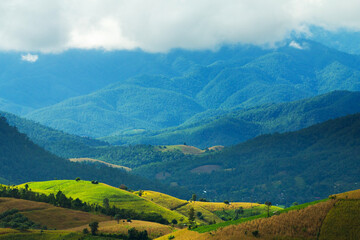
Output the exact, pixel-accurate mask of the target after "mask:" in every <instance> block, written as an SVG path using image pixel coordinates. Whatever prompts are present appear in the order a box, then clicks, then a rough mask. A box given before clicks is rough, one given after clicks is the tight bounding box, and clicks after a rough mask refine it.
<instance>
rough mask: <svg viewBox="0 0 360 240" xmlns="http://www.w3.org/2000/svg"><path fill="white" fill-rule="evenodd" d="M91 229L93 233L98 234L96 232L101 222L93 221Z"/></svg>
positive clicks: (90, 225)
mask: <svg viewBox="0 0 360 240" xmlns="http://www.w3.org/2000/svg"><path fill="white" fill-rule="evenodd" d="M89 227H90V230H91V234H92V235H96V232H97V230H98V228H99V223H98V222H92V223H90V224H89Z"/></svg>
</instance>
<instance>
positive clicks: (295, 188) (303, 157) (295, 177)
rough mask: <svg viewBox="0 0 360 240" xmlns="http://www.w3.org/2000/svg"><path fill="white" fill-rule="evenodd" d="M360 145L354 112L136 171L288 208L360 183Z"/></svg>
mask: <svg viewBox="0 0 360 240" xmlns="http://www.w3.org/2000/svg"><path fill="white" fill-rule="evenodd" d="M359 146H360V114H355V115H350V116H346V117H342V118H338V119H335V120H329V121H327V122H325V123H321V124H317V125H314V126H312V127H309V128H306V129H303V130H300V131H297V132H290V133H283V134H278V133H276V134H269V135H263V136H259V137H257V138H255V139H252V140H249V141H247V142H244V143H241V144H238V145H235V146H232V147H228V148H225V149H224V150H223V151H221V152H218V153H209V154H205V155H202V156H192V157H190V156H187V159H184V160H183V161H168V162H161V163H153V164H149V165H147V166H146V165H145V166H142V167H139V168H136V169H135V170H134V171H136V172H137V173H140V174H143V175H145V176H148V177H151V178H155V177H159V176H161V177H162V179H163V181H165V182H176V183H178V184H179V185H183V186H187V187H188V188H190V189H192V190H194V191H196V192H198V193H200V192H203V195H204V197H207V198H210V199H216V200H218V201H223V200H225V199H227V200H236V201H259V202H264V201H272V202H277V203H284V204H288V205H289V204H291V203H292V202H295V201H296V202H306V201H311V200H315V199H317V198H325V197H327V196H328V195H330V194H332V193H336V192H341V191H346V190H351V189H353V188H355V187H356V186H357V185H356V184H357V183H359V182H360V177H359V174H358V172H359V171H360V159H359V156H360V154H359V153H360V147H359ZM205 191H206V193H205Z"/></svg>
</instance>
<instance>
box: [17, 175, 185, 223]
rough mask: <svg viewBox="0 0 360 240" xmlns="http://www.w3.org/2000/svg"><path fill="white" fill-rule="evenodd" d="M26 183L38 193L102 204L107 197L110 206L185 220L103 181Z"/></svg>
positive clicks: (182, 216) (169, 218) (179, 215)
mask: <svg viewBox="0 0 360 240" xmlns="http://www.w3.org/2000/svg"><path fill="white" fill-rule="evenodd" d="M27 184H28V186H29V188H30V189H31V190H32V191H35V192H39V193H45V194H50V193H57V192H58V191H61V192H63V193H64V194H65V195H66V196H67V197H72V198H73V199H76V198H79V199H80V200H82V201H85V202H88V203H98V204H100V205H102V204H103V200H104V199H105V198H107V199H109V202H110V206H112V205H114V206H115V207H118V208H120V209H126V210H133V211H135V212H137V213H139V214H141V213H146V214H149V213H157V214H160V215H161V216H163V217H164V218H165V219H167V220H168V221H169V222H171V220H173V219H176V220H177V221H178V222H180V219H181V218H182V219H185V221H186V217H185V216H184V215H182V214H179V213H177V212H173V211H170V210H169V209H166V208H164V207H162V206H160V205H158V204H155V203H153V202H151V201H149V200H146V199H144V198H141V197H139V196H137V195H135V194H133V193H130V192H127V191H125V190H121V189H119V188H115V187H111V186H109V185H106V184H103V183H99V184H92V183H91V182H88V181H75V180H55V181H47V182H29V183H27ZM19 187H24V184H22V185H19Z"/></svg>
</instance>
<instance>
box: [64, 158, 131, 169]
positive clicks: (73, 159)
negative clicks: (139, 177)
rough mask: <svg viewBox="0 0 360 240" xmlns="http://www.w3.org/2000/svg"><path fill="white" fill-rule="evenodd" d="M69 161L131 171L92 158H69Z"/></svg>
mask: <svg viewBox="0 0 360 240" xmlns="http://www.w3.org/2000/svg"><path fill="white" fill-rule="evenodd" d="M69 160H70V161H71V162H95V163H100V164H104V165H106V166H108V167H112V168H120V169H124V170H126V171H128V172H129V171H131V168H128V167H124V166H120V165H116V164H112V163H107V162H104V161H101V160H98V159H93V158H69Z"/></svg>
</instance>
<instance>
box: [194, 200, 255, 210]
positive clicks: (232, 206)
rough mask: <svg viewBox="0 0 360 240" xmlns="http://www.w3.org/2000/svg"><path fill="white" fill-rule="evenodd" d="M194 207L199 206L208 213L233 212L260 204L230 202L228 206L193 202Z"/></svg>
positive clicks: (217, 203) (219, 203)
mask: <svg viewBox="0 0 360 240" xmlns="http://www.w3.org/2000/svg"><path fill="white" fill-rule="evenodd" d="M195 205H199V206H201V207H202V208H205V209H206V210H208V211H210V212H215V211H222V210H235V209H239V208H240V207H242V208H244V209H247V208H251V207H255V206H261V205H262V204H258V203H248V202H232V203H230V204H225V203H221V202H195Z"/></svg>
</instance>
